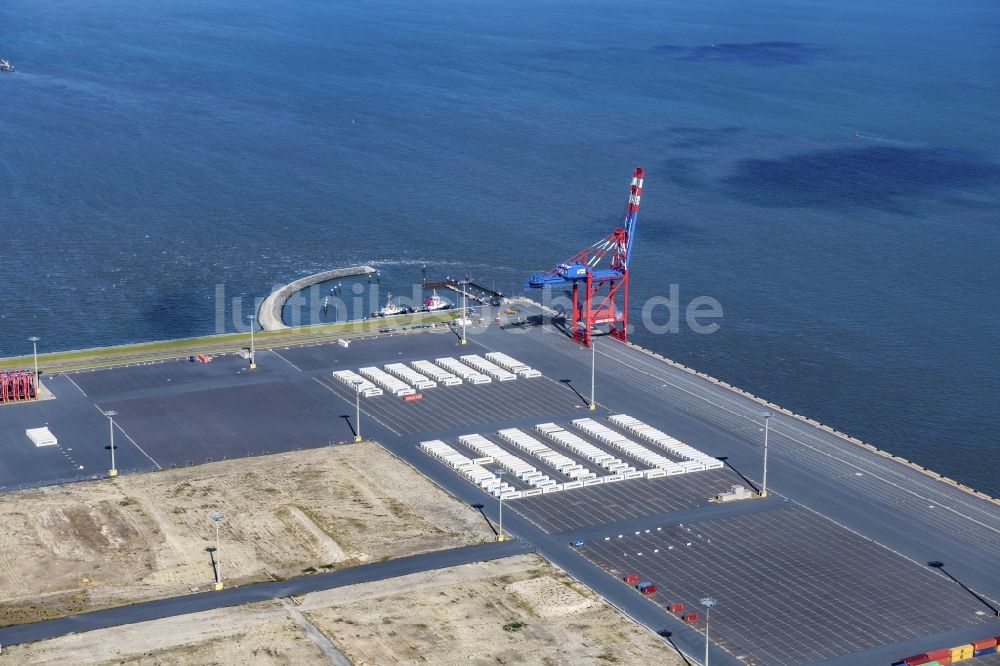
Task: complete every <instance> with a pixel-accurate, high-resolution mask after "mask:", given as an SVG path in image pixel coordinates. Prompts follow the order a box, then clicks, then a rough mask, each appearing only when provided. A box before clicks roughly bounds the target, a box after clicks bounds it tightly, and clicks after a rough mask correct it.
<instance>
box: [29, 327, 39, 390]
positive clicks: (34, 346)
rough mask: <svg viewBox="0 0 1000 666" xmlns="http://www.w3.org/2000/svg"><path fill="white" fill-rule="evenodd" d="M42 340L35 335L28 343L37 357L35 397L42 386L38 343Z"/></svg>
mask: <svg viewBox="0 0 1000 666" xmlns="http://www.w3.org/2000/svg"><path fill="white" fill-rule="evenodd" d="M39 340H41V338H40V337H38V336H37V335H33V336H31V337H30V338H28V342H30V343H31V353H32V355H33V356H34V357H35V397H36V398H37V397H38V391H39V389H40V388H41V384H39V382H38V341H39Z"/></svg>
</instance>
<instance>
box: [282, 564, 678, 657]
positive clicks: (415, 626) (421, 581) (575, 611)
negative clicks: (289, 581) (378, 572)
mask: <svg viewBox="0 0 1000 666" xmlns="http://www.w3.org/2000/svg"><path fill="white" fill-rule="evenodd" d="M302 609H303V610H305V611H306V612H307V615H308V616H309V618H310V619H311V620H312V622H313V623H314V624H315V625H316V626H317V627H318V628H319V629H320V630H322V631H323V633H324V634H325V635H326V636H327V637H329V638H330V640H332V641H333V642H334V643H335V644H336V645H337V647H338V648H339V649H340V650H341V652H343V653H344V654H345V655H346V656H347V657H348V658H349V659H350V660H351V661H352V662H353V663H354V664H355V665H356V666H382V665H384V664H437V665H442V666H447V665H448V664H463V665H468V664H474V665H477V666H479V665H483V666H485V665H486V664H539V665H555V664H658V665H661V666H680V664H682V663H683V661H682V659H681V657H680V656H679V655H678V654H677V653H676V651H674V650H673V649H672V648H671V647H670V646H669V645H668V644H667V643H666V642H665V641H663V639H661V638H660V637H658V636H656V635H655V634H653V633H652V632H650V631H648V630H646V629H644V628H641V627H639V626H638V625H636V624H634V623H633V622H632V621H631V620H629V619H627V618H626V617H624V616H623V615H621V614H620V613H619V612H618V611H616V610H615V609H613V608H612V607H610V606H608V605H607V604H606V603H604V601H602V600H601V599H599V598H598V597H597V596H596V595H594V594H593V593H592V592H591V591H590V590H589V589H587V588H586V587H584V586H583V585H580V584H579V583H576V582H575V581H573V580H572V579H570V578H569V577H567V576H565V575H564V574H562V572H560V571H558V570H557V569H555V568H554V567H552V566H551V565H549V564H548V563H546V562H544V560H542V559H540V558H539V557H537V556H535V555H522V556H518V557H511V558H507V559H505V560H498V561H496V562H488V563H478V564H469V565H464V566H461V567H453V568H451V569H443V570H440V571H435V572H429V573H422V574H413V575H410V576H404V577H402V578H397V579H393V580H386V581H379V582H374V583H367V584H364V585H354V586H350V587H344V588H340V589H337V590H329V591H326V592H316V593H313V594H310V595H307V596H306V597H305V598H304V600H303V602H302Z"/></svg>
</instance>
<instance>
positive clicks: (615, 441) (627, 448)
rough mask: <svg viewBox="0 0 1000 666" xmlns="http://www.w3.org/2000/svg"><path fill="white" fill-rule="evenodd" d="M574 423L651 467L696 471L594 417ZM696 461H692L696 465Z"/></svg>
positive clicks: (674, 471) (669, 471) (600, 440)
mask: <svg viewBox="0 0 1000 666" xmlns="http://www.w3.org/2000/svg"><path fill="white" fill-rule="evenodd" d="M573 425H575V426H576V427H577V428H579V429H580V430H582V431H584V432H585V433H587V434H588V435H589V436H591V437H593V438H594V439H596V440H597V441H599V442H603V443H604V444H607V445H608V446H610V447H612V448H615V449H618V450H619V451H621V452H622V453H624V454H626V455H628V456H631V457H632V458H634V459H636V460H638V461H640V462H642V463H643V464H645V465H649V466H650V467H661V468H663V469H664V470H666V472H667V475H671V474H683V473H684V472H685V471H695V469H694V468H692V469H690V470H688V469H685V468H684V467H683V466H681V465H680V464H678V463H677V462H675V461H673V460H671V459H670V458H667V457H665V456H661V455H660V454H659V453H655V452H653V451H650V450H649V449H647V448H646V447H645V446H642V445H641V444H636V443H635V442H633V441H632V440H631V439H629V438H628V437H626V436H625V435H623V434H621V433H620V432H618V431H617V430H612V429H611V428H609V427H607V426H606V425H604V424H603V423H598V422H597V421H595V420H594V419H574V420H573ZM695 464H696V463H691V465H695ZM697 469H705V468H704V466H700V467H697Z"/></svg>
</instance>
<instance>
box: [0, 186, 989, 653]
mask: <svg viewBox="0 0 1000 666" xmlns="http://www.w3.org/2000/svg"><path fill="white" fill-rule="evenodd" d="M634 182H635V181H634ZM639 183H640V185H641V178H640V179H639ZM635 201H636V208H637V207H638V199H637V197H636V198H635ZM633 222H634V220H633ZM624 228H626V229H628V225H627V224H626V226H625V227H624ZM616 231H617V230H616ZM632 233H634V231H633V230H631V229H630V230H629V235H631V234H632ZM613 236H614V235H612V237H609V238H610V244H609V245H608V246H607V247H608V252H609V254H610V253H616V252H618V249H617V248H616V247H615V246H614V242H615V239H614V238H613ZM620 260H621V261H623V262H624V261H627V251H626V252H625V253H623V254H621V255H620ZM581 263H585V260H584V261H582V262H581ZM563 265H564V266H566V267H568V268H564V269H562V270H563V277H566V273H567V271H568V272H570V273H571V272H572V271H573V270H574V269H573V268H572V267H573V266H574V264H573V262H565V263H564V264H563ZM595 272H596V271H595ZM588 275H589V273H588ZM609 275H611V274H610V273H609ZM571 277H572V275H570V278H571ZM612 277H613V278H614V279H615V280H616V281H618V283H619V284H620V282H621V279H620V278H621V274H620V273H619V274H617V275H614V276H612ZM556 279H557V276H555V274H553V275H550V276H548V277H545V276H537V277H536V280H537V281H545V280H556ZM567 279H569V278H567ZM596 282H597V280H596V278H594V279H593V282H592V281H591V279H590V278H587V279H586V282H582V280H581V282H573V283H572V287H573V289H574V291H576V290H577V289H578V288H579V289H580V290H581V291H583V290H586V292H587V293H586V294H578V297H579V298H578V299H574V302H577V300H579V301H580V302H581V303H582V305H581V306H580V311H579V312H574V313H572V314H573V318H574V319H577V318H579V319H582V320H584V326H585V329H584V328H581V327H580V326H579V325H577V322H575V321H574V322H573V324H570V323H569V316H568V315H567V316H566V317H561V316H554V315H553V313H552V312H551V311H550V310H547V309H545V308H543V307H542V306H541V305H539V304H537V303H535V302H534V301H532V300H529V299H523V298H519V299H513V300H506V301H505V302H503V303H502V304H500V305H498V306H493V305H489V304H485V305H480V304H477V305H476V307H475V319H471V317H470V315H469V314H468V313H466V312H462V311H461V308H460V307H459V308H457V312H453V313H452V315H451V319H450V320H449V321H447V322H444V323H440V322H438V323H436V324H435V325H428V324H418V325H411V324H410V323H409V322H410V321H411V320H409V319H400V320H399V321H400V322H401V323H400V324H398V325H392V326H390V328H392V330H391V331H390V332H378V331H377V330H372V331H358V332H356V333H354V334H346V333H345V334H344V335H343V337H342V339H340V340H337V339H329V340H321V341H313V340H309V341H305V342H301V343H300V344H294V343H289V342H282V343H280V346H270V348H268V346H269V345H270V343H269V342H268V338H266V337H261V338H260V340H259V342H258V343H257V345H256V347H253V346H251V348H250V349H249V352H250V353H237V352H227V353H220V354H215V355H213V358H211V359H208V358H205V359H202V360H205V361H209V360H210V362H197V359H196V360H195V361H192V360H190V359H189V358H188V355H187V354H184V356H183V357H180V358H167V359H164V358H158V359H156V360H152V361H142V362H137V363H128V364H125V365H110V366H108V367H100V368H93V369H73V370H70V369H65V370H60V369H59V368H58V367H47V366H46V361H45V357H43V358H42V360H41V369H42V370H43V371H44V372H43V374H42V378H43V381H42V386H41V389H40V391H39V398H40V399H19V400H12V401H8V402H7V403H5V404H3V405H0V487H2V488H0V490H2V491H3V492H4V493H16V492H18V491H19V490H20V489H22V488H28V487H36V486H42V485H50V484H62V483H68V482H72V481H81V480H87V479H104V478H106V477H107V476H108V475H109V461H108V455H109V447H106V442H107V441H108V434H109V433H108V430H109V418H112V419H113V425H112V428H113V431H114V433H115V437H116V439H115V441H116V444H117V448H111V449H110V452H111V453H114V454H115V456H116V458H115V462H114V463H113V469H114V471H115V475H116V476H117V478H118V479H122V478H127V477H129V476H130V475H135V474H140V473H148V472H156V471H158V470H166V469H169V468H175V467H184V466H191V465H199V464H202V463H207V462H210V461H219V460H223V459H234V458H246V457H251V456H259V455H264V454H273V453H277V452H291V451H304V450H307V449H321V448H323V447H352V446H357V444H356V442H358V441H360V440H362V439H364V440H366V441H367V440H373V441H374V442H377V444H378V446H380V447H382V449H384V450H385V451H387V452H388V453H389V454H391V455H392V456H395V457H396V458H398V459H399V460H402V461H403V462H405V463H406V464H407V465H409V466H412V468H413V469H415V470H416V471H417V472H419V473H420V474H421V475H423V476H424V477H426V478H427V479H429V480H430V481H432V482H433V483H434V484H436V485H437V486H439V487H440V488H441V489H443V490H445V491H446V492H447V493H449V494H450V495H451V496H453V497H455V498H457V499H458V500H459V501H461V502H462V503H463V504H464V505H466V506H469V507H476V508H477V509H478V510H479V511H480V512H481V513H482V514H483V516H484V518H485V519H487V520H489V522H490V523H491V524H492V525H501V527H500V529H499V530H498V532H499V535H500V537H501V538H500V540H498V542H496V543H487V544H483V545H480V546H476V547H475V548H473V549H471V550H465V551H462V552H461V553H459V552H457V551H441V552H438V553H430V554H427V555H422V556H420V557H418V558H416V559H408V560H406V561H405V562H403V561H400V564H399V565H398V570H396V569H393V566H395V565H391V564H390V562H391V561H390V562H384V563H380V565H379V566H381V567H383V568H382V569H379V570H378V571H382V573H378V571H376V570H374V569H365V570H364V571H362V570H361V568H359V570H358V576H359V577H363V576H376V575H382V576H392V575H401V573H408V572H412V571H415V570H421V569H426V570H433V569H435V568H440V567H444V566H451V565H453V564H455V563H456V562H458V561H462V560H463V559H464V560H476V561H478V560H491V559H494V558H498V557H506V556H508V555H510V554H512V553H514V552H517V551H530V552H533V553H536V554H537V555H538V556H540V557H542V558H544V559H545V560H547V561H548V562H549V563H551V564H552V565H554V566H555V567H557V568H558V569H559V570H561V571H562V572H565V574H567V575H568V576H569V577H571V578H572V579H575V580H576V581H578V582H579V583H582V584H583V585H585V586H586V587H587V588H589V589H590V590H592V591H593V592H594V593H595V594H597V595H598V596H599V597H601V598H603V599H604V600H605V601H607V602H608V603H609V604H611V605H612V606H613V607H615V608H617V609H618V610H620V611H621V612H622V613H623V614H625V615H626V616H627V617H628V618H630V619H631V620H632V621H634V622H635V623H637V624H638V625H639V626H641V627H644V628H645V629H647V630H648V631H649V632H652V633H653V635H656V636H658V637H660V638H661V639H662V640H663V641H666V642H669V643H670V644H671V645H672V646H674V647H675V648H676V649H677V651H679V652H680V653H681V654H682V655H683V659H684V660H685V661H686V662H687V663H688V664H694V663H704V661H705V660H706V659H707V660H709V662H710V663H711V664H730V665H735V664H817V665H819V664H823V665H828V666H834V665H844V666H846V665H848V664H850V665H876V664H885V665H887V666H888V665H889V664H898V663H907V664H910V665H911V666H916V665H918V664H940V663H955V662H956V661H961V660H963V659H966V658H967V657H966V656H964V655H966V653H968V658H971V661H970V663H972V664H992V665H996V664H1000V656H998V655H997V654H996V651H995V647H994V646H995V645H996V638H995V637H996V636H997V635H1000V622H998V615H997V610H998V609H1000V601H998V600H1000V565H998V562H1000V502H998V501H997V500H995V499H993V498H990V497H988V496H986V495H984V494H982V493H978V492H975V491H973V490H972V489H969V488H966V487H964V486H961V485H960V484H958V483H956V482H953V481H951V480H948V479H944V478H941V477H940V476H939V475H937V474H935V473H934V472H933V471H931V470H927V469H924V468H921V467H918V466H916V465H914V464H912V463H909V462H908V461H905V460H902V459H900V458H898V457H895V456H893V455H892V454H891V453H888V452H886V451H880V450H878V449H876V448H874V447H872V446H869V445H867V444H864V443H862V442H859V441H858V440H855V439H853V438H851V437H849V436H848V435H845V434H843V433H840V432H837V431H835V430H833V429H832V428H830V427H827V426H824V425H822V424H819V423H816V422H814V421H811V420H809V419H808V418H805V417H803V416H800V415H796V414H793V413H791V412H789V411H788V410H785V409H782V408H781V407H779V406H777V405H773V404H770V403H767V402H766V401H765V400H763V399H762V398H759V397H756V396H752V395H750V394H748V393H745V392H743V391H741V390H739V389H737V388H735V387H733V386H730V385H728V384H726V383H724V382H721V381H719V380H716V379H714V378H711V377H708V376H706V375H704V374H701V373H698V372H696V371H694V370H692V369H690V368H686V367H684V366H682V365H680V364H677V363H675V362H672V361H670V360H668V359H666V358H663V357H661V356H659V355H657V354H655V353H652V352H650V351H648V350H645V349H642V348H640V347H638V346H636V345H634V344H632V343H630V342H628V341H627V340H626V339H623V338H624V337H625V336H624V334H623V333H624V331H626V330H627V329H625V328H621V329H618V328H617V326H619V325H620V324H622V322H619V321H612V322H610V327H609V330H608V329H604V328H602V326H603V325H604V324H607V323H608V322H606V321H601V320H600V311H601V310H600V307H601V306H600V305H599V304H596V305H593V306H591V305H590V304H589V303H588V301H589V298H588V296H594V297H595V299H597V300H599V299H598V298H597V297H598V288H599V285H596V284H595V283H596ZM461 289H462V287H461V286H459V287H458V291H456V292H454V293H453V294H452V295H453V296H454V295H455V294H457V293H458V292H459V291H461ZM612 289H614V287H612ZM456 314H457V315H458V316H459V318H458V319H456V318H455V315H456ZM591 317H594V318H596V319H595V321H587V320H588V318H591ZM383 330H385V329H383ZM616 330H617V331H619V333H618V334H617V335H616V334H615V331H616ZM598 331H600V332H601V333H602V334H600V335H598V334H597V332H598ZM574 338H575V339H574ZM0 363H2V362H0ZM18 367H19V368H20V367H24V365H23V364H22V365H19V366H18ZM26 397H30V396H26ZM108 414H111V415H112V416H111V417H109V416H108ZM41 429H45V430H44V431H42V432H40V430H41ZM29 433H33V435H29ZM765 446H766V449H765ZM765 450H766V458H765ZM765 460H766V467H765V462H764V461H765ZM765 470H766V472H765ZM504 537H506V538H504ZM41 564H44V563H41ZM351 571H352V569H343V570H341V571H338V572H334V573H333V574H330V575H331V576H334V575H335V576H339V577H340V578H339V579H337V580H340V579H346V578H350V576H351V575H352V574H351ZM393 571H396V573H393ZM373 572H374V573H373ZM303 580H306V581H309V582H308V583H303V584H308V585H323V584H328V585H329V586H330V587H334V586H336V585H340V584H342V583H340V582H337V580H334V578H331V579H329V582H328V583H323V581H324V580H326V579H320V578H306V579H303ZM299 584H300V583H298V582H296V580H289V581H284V582H281V583H273V584H272V583H267V584H261V585H260V586H257V585H249V586H246V587H232V588H226V589H224V590H219V591H208V592H199V593H196V594H191V595H186V596H183V597H180V598H166V599H160V600H155V601H148V602H143V603H140V604H134V605H130V606H124V607H120V608H114V609H110V610H106V611H99V612H95V613H88V614H82V615H77V616H73V617H71V618H55V619H51V620H46V621H42V622H37V623H32V624H15V625H11V626H6V627H3V628H0V645H2V646H5V647H6V646H9V645H15V644H20V643H27V642H30V641H37V640H41V639H45V638H50V637H53V636H59V635H62V634H67V633H70V632H79V631H85V630H89V629H95V628H99V627H106V626H112V625H122V624H128V623H132V622H138V621H147V620H150V619H151V618H156V617H168V616H174V615H181V614H186V613H189V612H192V610H204V609H209V608H215V607H223V606H232V605H234V604H241V603H245V602H249V601H254V600H259V599H262V598H272V597H281V596H286V595H289V594H291V593H292V592H290V590H292V589H293V588H295V586H296V585H299ZM267 586H270V587H267ZM707 623H708V627H706V624H707ZM706 630H707V634H708V641H707V642H706V640H705V636H706ZM990 641H992V643H991V642H990ZM706 650H707V651H706ZM904 660H905V661H904ZM0 663H2V656H0Z"/></svg>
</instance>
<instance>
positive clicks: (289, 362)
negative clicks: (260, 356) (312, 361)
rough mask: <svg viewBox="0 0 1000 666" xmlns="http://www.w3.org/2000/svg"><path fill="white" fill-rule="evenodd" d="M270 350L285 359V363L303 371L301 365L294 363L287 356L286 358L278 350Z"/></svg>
mask: <svg viewBox="0 0 1000 666" xmlns="http://www.w3.org/2000/svg"><path fill="white" fill-rule="evenodd" d="M269 351H270V352H271V353H272V354H274V355H275V356H277V357H278V358H280V359H281V360H282V361H284V362H285V363H287V364H288V365H290V366H292V367H293V368H295V369H296V370H298V371H299V372H302V368H300V367H299V366H297V365H295V364H294V363H292V362H291V361H289V360H288V359H287V358H285V357H284V356H282V355H281V354H279V353H278V351H277V350H275V349H271V350H269Z"/></svg>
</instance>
